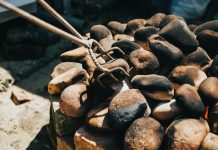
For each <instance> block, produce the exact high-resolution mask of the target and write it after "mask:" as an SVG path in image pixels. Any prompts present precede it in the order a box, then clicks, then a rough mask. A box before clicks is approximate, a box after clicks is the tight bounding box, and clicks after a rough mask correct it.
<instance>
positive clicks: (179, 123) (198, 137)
mask: <svg viewBox="0 0 218 150" xmlns="http://www.w3.org/2000/svg"><path fill="white" fill-rule="evenodd" d="M208 132H209V126H208V124H207V121H205V120H203V119H188V118H187V119H179V120H175V121H174V122H172V123H171V124H170V126H169V127H168V128H167V130H166V133H165V137H164V143H163V146H164V149H175V150H176V149H185V150H199V149H200V147H201V143H202V141H203V140H204V138H205V136H206V135H207V134H208Z"/></svg>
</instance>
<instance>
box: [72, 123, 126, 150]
mask: <svg viewBox="0 0 218 150" xmlns="http://www.w3.org/2000/svg"><path fill="white" fill-rule="evenodd" d="M73 140H74V144H75V149H76V150H121V149H122V143H121V141H120V139H119V138H118V137H117V136H116V135H115V134H105V133H104V134H103V133H98V132H95V131H93V130H89V129H88V128H87V127H86V126H82V127H81V128H79V130H77V131H76V133H75V135H74V137H73Z"/></svg>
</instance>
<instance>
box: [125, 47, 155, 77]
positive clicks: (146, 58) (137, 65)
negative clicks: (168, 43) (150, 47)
mask: <svg viewBox="0 0 218 150" xmlns="http://www.w3.org/2000/svg"><path fill="white" fill-rule="evenodd" d="M129 62H130V64H131V65H132V66H133V67H134V70H136V72H137V74H152V73H157V72H158V69H159V62H158V59H157V57H156V56H155V55H154V54H153V53H152V52H149V51H146V50H142V49H139V50H134V51H132V52H131V53H130V55H129Z"/></svg>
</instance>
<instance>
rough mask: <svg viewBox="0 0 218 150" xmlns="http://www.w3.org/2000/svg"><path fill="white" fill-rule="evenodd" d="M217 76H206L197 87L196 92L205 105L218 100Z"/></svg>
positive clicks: (212, 103)
mask: <svg viewBox="0 0 218 150" xmlns="http://www.w3.org/2000/svg"><path fill="white" fill-rule="evenodd" d="M217 91H218V78H215V77H208V78H207V79H205V80H204V81H203V82H202V83H201V84H200V86H199V88H198V93H199V95H200V96H201V98H202V100H203V102H204V104H205V105H207V106H208V105H210V106H213V105H214V104H216V103H217V102H218V92H217Z"/></svg>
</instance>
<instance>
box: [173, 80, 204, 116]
mask: <svg viewBox="0 0 218 150" xmlns="http://www.w3.org/2000/svg"><path fill="white" fill-rule="evenodd" d="M175 99H176V104H177V105H178V106H179V107H180V108H181V109H182V110H183V112H184V113H185V114H188V115H189V116H194V117H195V116H200V115H202V114H203V112H204V104H203V102H202V100H201V97H200V96H199V95H198V92H197V90H196V89H195V88H194V87H193V86H191V85H189V84H183V85H182V86H180V87H179V88H178V89H177V90H176V92H175Z"/></svg>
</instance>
